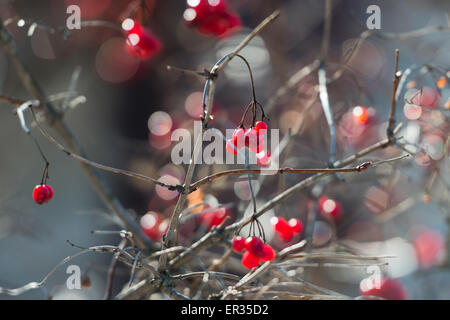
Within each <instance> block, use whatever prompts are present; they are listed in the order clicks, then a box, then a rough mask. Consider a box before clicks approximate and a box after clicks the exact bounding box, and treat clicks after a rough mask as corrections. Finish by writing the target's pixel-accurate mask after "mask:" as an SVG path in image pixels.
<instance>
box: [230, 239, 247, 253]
mask: <svg viewBox="0 0 450 320" xmlns="http://www.w3.org/2000/svg"><path fill="white" fill-rule="evenodd" d="M232 247H233V250H234V251H236V252H242V251H243V250H244V249H245V248H246V247H247V246H246V244H245V238H243V237H241V236H235V237H234V238H233V241H232Z"/></svg>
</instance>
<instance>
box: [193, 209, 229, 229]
mask: <svg viewBox="0 0 450 320" xmlns="http://www.w3.org/2000/svg"><path fill="white" fill-rule="evenodd" d="M209 208H210V206H209V205H205V206H204V207H203V210H204V212H202V213H201V214H200V215H199V216H198V218H199V220H200V224H201V225H202V226H204V227H205V228H207V229H208V230H210V229H211V228H212V227H216V226H219V225H221V224H222V222H224V221H225V219H226V218H227V217H228V216H231V213H230V210H229V209H227V208H223V207H222V208H217V209H212V210H208V209H209Z"/></svg>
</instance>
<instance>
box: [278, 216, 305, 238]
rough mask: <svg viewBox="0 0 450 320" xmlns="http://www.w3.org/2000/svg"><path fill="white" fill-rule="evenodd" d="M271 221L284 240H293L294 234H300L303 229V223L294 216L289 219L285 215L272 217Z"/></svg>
mask: <svg viewBox="0 0 450 320" xmlns="http://www.w3.org/2000/svg"><path fill="white" fill-rule="evenodd" d="M270 223H271V224H272V226H273V228H274V229H275V232H276V233H277V235H278V236H279V237H280V238H281V240H283V241H284V242H289V241H291V240H292V238H293V237H294V235H296V234H300V233H302V231H303V224H302V222H301V221H300V220H298V219H295V218H292V219H290V220H289V222H288V221H286V219H284V218H283V217H273V218H272V219H270Z"/></svg>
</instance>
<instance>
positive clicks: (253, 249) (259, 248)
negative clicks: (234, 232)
mask: <svg viewBox="0 0 450 320" xmlns="http://www.w3.org/2000/svg"><path fill="white" fill-rule="evenodd" d="M245 245H246V247H247V250H248V252H250V253H251V254H252V255H254V256H256V257H259V258H260V257H262V255H263V248H264V243H263V242H262V241H261V239H260V238H258V237H250V238H247V240H245Z"/></svg>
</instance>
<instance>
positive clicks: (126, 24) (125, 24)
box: [122, 18, 143, 35]
mask: <svg viewBox="0 0 450 320" xmlns="http://www.w3.org/2000/svg"><path fill="white" fill-rule="evenodd" d="M122 29H123V31H125V32H126V33H127V34H132V33H136V34H138V35H141V34H142V32H143V28H142V26H141V25H140V24H139V22H137V21H135V20H133V19H131V18H127V19H125V20H123V21H122Z"/></svg>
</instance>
